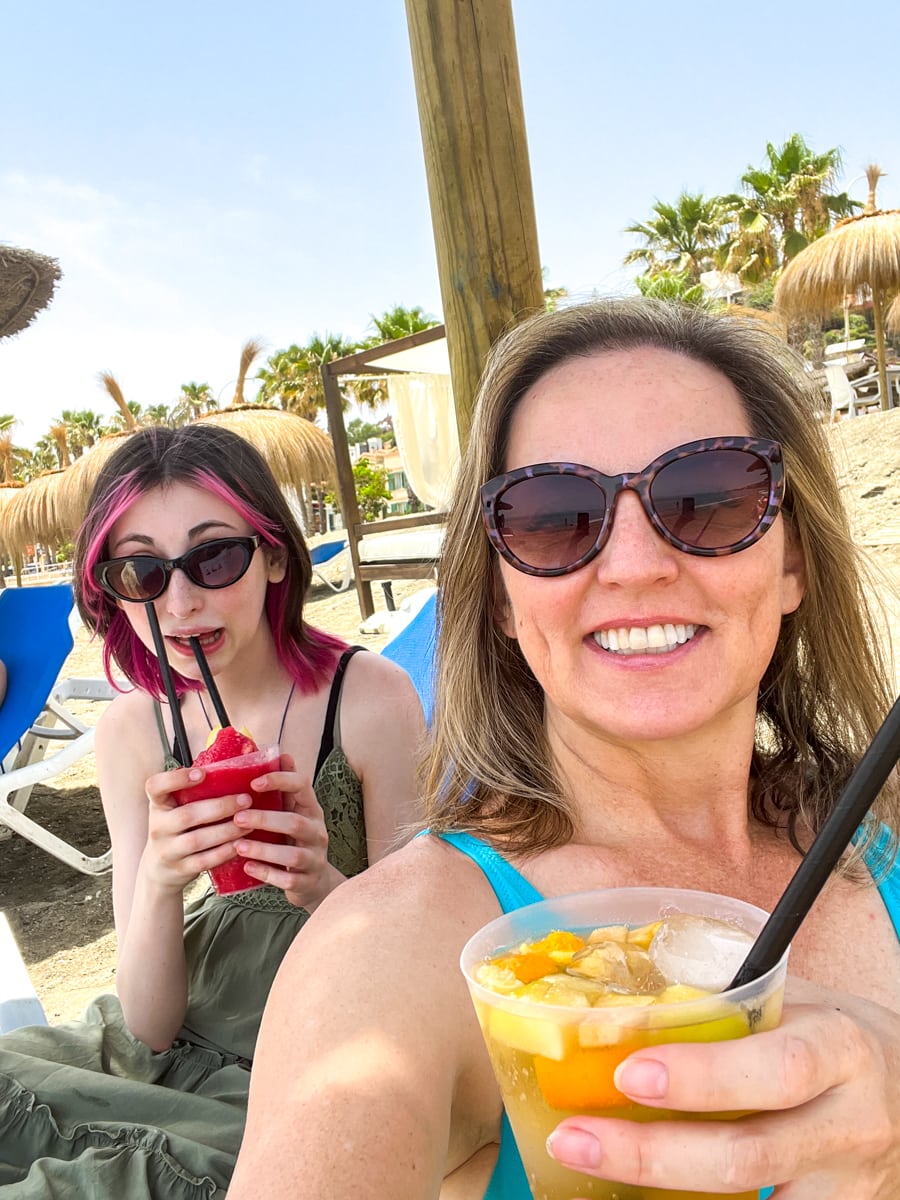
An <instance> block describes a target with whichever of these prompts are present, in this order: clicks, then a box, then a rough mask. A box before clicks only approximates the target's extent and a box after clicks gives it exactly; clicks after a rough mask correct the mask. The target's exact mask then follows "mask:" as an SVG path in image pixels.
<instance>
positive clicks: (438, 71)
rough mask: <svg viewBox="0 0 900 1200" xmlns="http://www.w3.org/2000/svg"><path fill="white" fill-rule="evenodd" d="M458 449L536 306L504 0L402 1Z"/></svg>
mask: <svg viewBox="0 0 900 1200" xmlns="http://www.w3.org/2000/svg"><path fill="white" fill-rule="evenodd" d="M406 17H407V24H408V26H409V40H410V46H411V49H412V62H413V74H414V76H415V84H416V96H417V99H418V107H419V123H420V125H421V129H422V144H423V147H424V151H425V170H426V175H427V178H428V193H429V198H430V201H431V220H432V225H433V228H434V241H435V248H436V251H437V265H438V276H439V279H440V285H441V299H442V302H443V307H444V324H445V325H446V327H447V348H448V351H449V355H450V374H451V379H452V382H453V396H454V403H455V406H456V419H457V425H458V428H459V443H460V447H461V448H464V447H465V445H466V442H467V440H468V433H469V426H470V424H471V417H472V406H473V403H474V397H475V390H476V386H477V383H478V379H479V377H480V375H481V371H482V367H483V366H484V360H485V356H486V355H487V352H488V350H489V348H490V346H491V343H492V342H493V341H495V340H496V338H497V337H498V336H499V335H500V334H501V333H503V332H504V330H506V329H507V328H508V327H509V326H511V325H514V324H515V323H516V322H517V321H520V320H522V318H523V317H525V316H528V315H529V314H530V313H532V312H536V311H538V310H539V309H540V308H542V307H543V302H544V293H543V282H542V278H541V265H540V255H539V253H538V241H537V226H536V223H535V216H534V197H533V196H532V191H531V172H530V169H529V165H528V146H527V142H526V138H525V120H524V116H523V112H522V91H521V86H520V83H519V65H518V59H517V57H516V41H515V32H514V29H513V21H512V8H511V3H510V0H406Z"/></svg>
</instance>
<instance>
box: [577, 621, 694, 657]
mask: <svg viewBox="0 0 900 1200" xmlns="http://www.w3.org/2000/svg"><path fill="white" fill-rule="evenodd" d="M698 628H699V626H697V625H673V624H671V623H670V622H668V621H667V622H666V624H665V625H647V626H644V625H632V626H630V627H628V626H625V625H623V626H620V627H619V628H618V629H601V630H599V631H598V632H597V633H595V634H594V641H595V642H596V643H597V644H598V645H599V646H602V647H603V649H604V650H609V651H610V652H611V653H613V654H669V653H670V652H671V651H672V650H675V649H677V647H678V646H680V645H683V644H684V643H685V642H689V641H690V640H691V638H692V637H693V636H694V634H695V633H696V632H697V629H698Z"/></svg>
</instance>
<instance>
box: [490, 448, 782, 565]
mask: <svg viewBox="0 0 900 1200" xmlns="http://www.w3.org/2000/svg"><path fill="white" fill-rule="evenodd" d="M626 489H627V490H629V491H632V492H634V493H635V494H636V495H637V497H638V499H639V500H640V502H641V504H642V505H643V507H644V511H645V512H646V514H647V517H648V518H649V520H650V523H651V525H652V526H653V528H654V529H655V530H656V532H657V533H658V534H659V535H660V537H662V538H664V539H665V540H666V541H667V542H668V543H669V544H670V545H672V546H674V547H675V549H676V550H682V551H684V553H685V554H698V555H703V556H707V557H715V556H718V555H724V554H737V553H738V551H740V550H746V548H747V547H748V546H752V545H753V543H754V542H757V541H759V539H760V538H761V537H762V536H763V534H764V533H765V532H766V531H767V530H768V529H770V528H771V527H772V525H773V524H774V521H775V518H776V517H777V516H778V512H779V510H780V508H781V504H782V501H783V499H784V462H783V460H782V454H781V446H780V445H779V444H778V442H770V441H768V440H767V439H765V438H750V437H721V438H705V439H703V440H702V441H698V442H686V443H685V444H684V445H683V446H676V447H675V448H674V450H667V451H666V453H665V454H661V455H660V456H659V458H655V459H654V460H653V462H652V463H650V465H649V466H647V467H645V468H644V470H643V471H633V472H626V473H624V474H622V475H603V474H601V472H600V471H594V470H592V469H591V468H590V467H582V466H579V465H578V464H576V463H561V462H551V463H538V464H536V465H535V466H531V467H519V468H518V469H517V470H515V471H508V472H507V473H506V474H505V475H497V476H496V477H495V478H494V479H489V480H488V482H487V483H485V484H484V485H483V486H482V488H481V514H482V517H483V518H484V523H485V526H486V528H487V533H488V537H489V538H490V540H491V544H492V545H493V547H494V549H495V550H496V551H497V552H498V553H499V554H500V555H501V556H502V557H503V558H504V559H505V560H506V561H507V562H508V563H509V564H510V566H512V567H515V568H516V570H517V571H524V572H525V574H526V575H548V576H549V575H568V574H570V573H571V572H572V571H577V570H578V569H579V568H580V567H583V566H584V565H585V564H586V563H589V562H590V561H591V559H593V558H595V557H596V556H597V555H598V554H599V553H600V551H601V550H602V549H603V547H604V546H605V545H606V542H607V540H608V539H609V534H610V530H611V529H612V520H613V512H614V510H615V507H616V500H617V499H618V496H619V494H620V493H621V492H623V491H625V490H626Z"/></svg>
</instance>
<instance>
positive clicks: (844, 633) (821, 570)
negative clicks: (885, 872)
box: [426, 298, 898, 853]
mask: <svg viewBox="0 0 900 1200" xmlns="http://www.w3.org/2000/svg"><path fill="white" fill-rule="evenodd" d="M641 346H648V347H658V348H662V349H666V350H670V351H673V352H674V353H677V354H683V355H686V356H687V357H689V358H692V359H695V360H696V361H698V362H702V363H705V364H707V365H709V366H711V367H713V368H715V369H716V370H718V371H720V372H721V373H722V374H723V375H725V376H726V377H727V378H728V379H729V380H730V381H731V382H732V384H733V385H734V387H735V388H736V389H737V391H738V394H739V395H740V396H741V398H742V401H743V406H744V409H745V411H746V414H747V419H748V421H749V424H750V428H751V430H752V433H753V435H754V436H756V437H765V438H771V439H773V440H775V441H778V442H780V443H781V444H782V446H783V448H784V456H785V467H786V477H787V486H786V496H785V504H784V509H783V512H784V515H785V520H786V521H787V523H788V528H789V536H793V537H795V538H796V539H797V541H798V543H799V545H800V547H801V549H802V552H803V555H804V557H805V562H806V593H805V596H804V598H803V601H802V602H801V604H800V607H799V608H798V610H797V611H796V612H795V613H791V614H789V615H787V616H786V617H784V619H783V621H782V626H781V631H780V634H779V638H778V642H777V645H776V648H775V652H774V654H773V656H772V660H771V662H770V663H769V666H768V668H767V670H766V673H765V675H764V677H763V679H762V681H761V684H760V689H759V701H758V707H757V735H756V746H755V752H754V755H753V761H752V766H751V789H750V806H751V812H752V814H753V816H754V817H756V818H757V819H758V820H760V821H762V822H764V823H765V824H768V825H770V826H785V827H786V828H787V830H788V832H789V834H790V838H791V841H792V842H793V844H794V846H795V847H796V848H797V849H798V850H802V849H803V842H804V841H805V840H807V833H806V831H807V830H812V831H815V830H817V829H818V828H819V827H820V826H821V824H822V822H823V820H824V819H825V817H826V816H827V815H828V813H829V812H830V811H831V808H832V806H833V804H834V802H835V800H836V799H837V797H838V795H839V793H840V790H841V788H842V786H843V785H844V783H845V782H846V780H847V778H848V776H849V775H850V773H851V771H852V769H853V766H854V765H855V763H856V761H857V760H858V758H859V756H860V754H861V753H862V751H863V750H864V749H865V747H866V746H867V745H868V743H869V742H870V741H871V739H872V736H873V735H874V733H875V732H876V730H877V728H878V726H879V725H880V723H881V721H882V719H883V717H884V715H885V713H886V711H887V709H888V707H889V705H890V700H891V693H890V687H889V683H888V673H887V670H886V664H885V660H884V657H883V655H882V653H881V650H880V647H879V642H878V636H879V635H878V634H877V633H876V624H875V620H874V617H873V613H872V612H871V609H870V605H869V601H868V600H867V596H866V585H867V578H866V573H865V568H864V566H863V564H862V563H861V561H860V559H859V557H858V554H857V551H856V549H855V547H854V545H853V542H852V539H851V536H850V530H849V525H848V522H847V517H846V514H845V512H844V508H843V504H842V501H841V496H840V491H839V487H838V482H837V477H836V474H835V471H834V467H833V465H832V460H831V455H830V451H829V448H828V444H827V441H826V438H825V434H824V431H823V428H822V425H821V420H820V417H819V415H818V414H819V411H820V406H821V397H820V395H819V392H818V389H817V388H816V387H815V385H814V384H813V383H812V382H811V381H810V379H809V377H808V374H807V373H806V372H805V371H804V370H803V367H802V364H801V363H800V360H799V359H798V358H797V357H796V356H795V355H794V354H793V353H792V352H791V351H790V350H789V349H788V347H787V346H786V345H785V344H784V342H782V341H781V340H780V339H779V338H778V337H777V336H776V335H774V334H772V333H770V332H769V331H767V330H764V329H762V328H761V327H760V326H759V325H758V323H753V324H752V325H751V324H750V323H748V322H744V321H741V320H739V319H736V318H734V317H730V316H724V315H723V316H716V315H713V314H711V313H710V312H708V311H706V310H703V309H698V308H693V307H686V306H682V305H673V304H667V303H664V302H660V301H654V300H649V299H644V298H639V299H634V300H631V299H626V300H602V301H597V302H594V303H590V304H585V305H578V306H574V307H571V308H565V309H561V310H559V311H557V312H553V313H541V314H539V315H537V316H535V317H532V318H530V319H529V320H526V321H524V322H523V323H522V324H521V325H519V326H517V327H516V328H514V329H513V330H511V331H510V332H508V333H507V334H506V335H505V336H504V337H503V338H501V339H500V340H499V341H498V342H497V344H496V345H495V346H494V347H493V349H492V350H491V353H490V355H489V357H488V361H487V365H486V368H485V371H484V374H483V376H482V380H481V383H480V386H479V390H478V396H477V398H476V407H475V414H474V420H473V424H472V429H471V435H470V441H469V445H468V448H467V451H466V454H465V456H464V459H463V463H462V466H461V469H460V473H459V477H458V480H457V485H456V489H455V493H454V498H453V503H452V505H451V511H450V516H449V520H448V524H447V530H446V534H445V538H444V545H443V551H442V557H441V569H440V589H439V597H440V600H439V605H440V607H439V639H438V652H437V668H436V688H435V691H436V706H435V716H434V725H433V739H432V749H431V753H430V757H429V761H428V763H427V771H426V777H427V782H426V803H427V820H428V824H429V825H430V827H431V828H432V829H434V830H435V831H436V832H441V831H446V830H451V829H460V828H464V829H467V830H469V831H471V832H473V833H476V834H478V835H480V836H483V837H486V838H488V839H491V840H499V841H502V844H503V846H504V848H505V849H507V850H508V851H510V852H515V853H538V852H539V851H542V850H545V849H549V848H551V847H553V846H558V845H562V844H564V843H565V842H567V841H568V840H569V839H570V838H571V836H572V833H573V820H572V815H571V810H570V806H569V801H568V799H567V797H566V795H565V794H564V791H563V788H562V786H561V784H560V780H559V777H558V775H557V772H556V769H555V766H554V762H553V758H552V755H551V752H550V748H549V745H548V742H547V739H546V736H545V732H544V696H543V691H542V689H541V686H540V684H539V683H538V681H537V679H536V678H535V677H534V675H533V674H532V671H531V668H530V667H529V666H528V663H527V662H526V661H525V659H524V657H523V655H522V653H521V651H520V649H519V644H518V642H517V641H515V640H514V639H510V638H508V637H506V636H505V635H504V634H503V633H502V632H501V630H500V629H499V627H498V624H497V619H496V618H497V613H498V606H500V605H502V603H503V600H502V596H501V593H500V591H499V586H498V585H499V576H498V571H497V564H496V561H495V552H494V551H493V549H492V548H491V546H490V544H489V542H488V539H487V535H486V533H485V531H484V528H483V526H482V521H481V514H480V507H479V495H478V492H479V488H480V486H481V484H482V483H484V482H485V481H486V480H488V479H490V478H492V477H493V476H494V475H497V474H499V473H500V472H502V471H503V470H505V452H506V442H507V437H508V433H509V427H510V422H511V420H512V417H513V414H514V413H515V410H516V407H517V405H518V403H519V401H520V400H521V398H522V396H523V395H524V393H525V392H526V391H527V390H528V389H529V388H530V387H531V386H532V385H533V384H534V383H535V382H536V380H538V379H539V378H540V377H541V376H542V375H544V374H545V373H546V372H547V371H548V370H550V368H552V367H554V366H556V365H557V364H558V363H560V362H563V361H565V360H567V359H570V358H575V357H578V356H584V355H590V354H594V353H596V352H598V351H608V350H625V349H632V348H636V347H641ZM887 792H888V789H885V793H883V794H882V799H881V802H880V806H879V807H878V809H877V816H878V817H880V818H881V819H885V818H887V820H888V824H889V825H891V827H892V828H894V829H896V828H897V819H896V818H897V815H898V812H897V809H898V804H897V797H896V789H894V793H893V794H892V795H886V793H887ZM878 832H879V830H878V827H877V823H876V822H875V821H874V820H873V823H872V829H871V830H870V834H869V837H868V839H864V840H863V842H862V844H861V845H860V846H859V847H858V850H859V852H860V853H861V852H862V851H863V850H865V849H866V848H867V846H868V845H869V844H870V843H871V842H872V841H873V840H874V838H875V836H876V835H877V833H878ZM890 849H891V850H893V846H891V848H890Z"/></svg>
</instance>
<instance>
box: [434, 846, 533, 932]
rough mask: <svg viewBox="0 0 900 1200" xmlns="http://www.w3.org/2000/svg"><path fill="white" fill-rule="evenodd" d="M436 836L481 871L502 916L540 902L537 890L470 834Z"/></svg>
mask: <svg viewBox="0 0 900 1200" xmlns="http://www.w3.org/2000/svg"><path fill="white" fill-rule="evenodd" d="M437 836H438V837H439V838H441V839H442V840H443V841H445V842H449V843H450V845H451V846H455V847H456V849H457V850H459V851H460V853H462V854H465V855H466V857H467V858H471V859H472V860H473V862H475V863H477V864H478V866H479V867H481V869H482V871H483V872H484V874H485V878H486V879H487V881H488V883H489V884H490V885H491V887H492V888H493V889H494V894H495V895H496V897H497V899H498V900H499V901H500V907H501V908H502V909H503V911H504V912H505V913H508V912H513V911H514V910H515V909H517V908H523V907H524V906H525V905H526V904H536V903H537V901H538V900H543V898H544V897H543V896H542V895H541V893H540V892H539V891H538V890H537V888H535V887H532V885H531V884H530V883H529V882H528V880H527V879H524V878H523V877H522V876H521V875H520V874H519V872H518V871H517V870H516V869H515V867H514V866H512V864H511V863H508V862H507V861H506V859H505V858H504V857H503V856H502V854H498V853H497V851H496V850H495V849H494V848H493V846H489V845H488V844H487V842H482V841H480V840H479V839H478V838H476V837H473V835H472V834H471V833H439V834H438V835H437Z"/></svg>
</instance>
